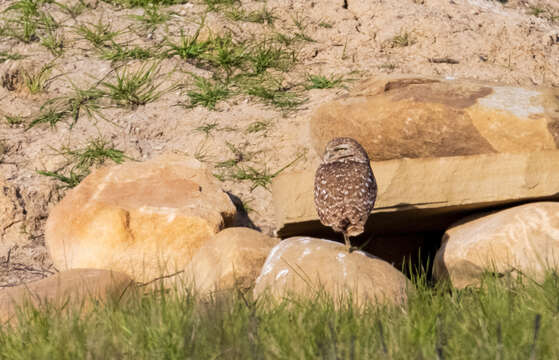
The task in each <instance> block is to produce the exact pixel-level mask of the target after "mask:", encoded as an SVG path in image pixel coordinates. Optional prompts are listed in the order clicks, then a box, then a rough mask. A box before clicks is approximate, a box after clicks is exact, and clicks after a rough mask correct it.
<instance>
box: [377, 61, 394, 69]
mask: <svg viewBox="0 0 559 360" xmlns="http://www.w3.org/2000/svg"><path fill="white" fill-rule="evenodd" d="M379 69H386V70H394V69H396V65H395V64H392V63H384V64H381V65H379Z"/></svg>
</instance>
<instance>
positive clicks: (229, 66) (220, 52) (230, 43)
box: [204, 34, 249, 79]
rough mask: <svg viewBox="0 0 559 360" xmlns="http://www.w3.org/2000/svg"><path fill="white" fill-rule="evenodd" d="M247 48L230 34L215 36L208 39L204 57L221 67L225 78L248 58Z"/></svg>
mask: <svg viewBox="0 0 559 360" xmlns="http://www.w3.org/2000/svg"><path fill="white" fill-rule="evenodd" d="M248 56H249V54H248V50H247V48H246V46H245V45H244V43H243V42H240V41H236V40H233V37H232V36H231V34H226V35H224V36H217V37H214V38H212V39H211V40H210V42H209V46H208V52H207V53H206V54H205V56H204V58H205V59H206V60H208V61H209V62H210V63H211V64H212V65H213V66H215V67H217V68H219V69H221V70H222V71H223V72H224V73H225V75H226V77H227V79H229V78H230V77H231V75H233V72H234V71H235V70H236V69H240V68H242V67H243V65H244V64H245V62H246V60H247V58H248Z"/></svg>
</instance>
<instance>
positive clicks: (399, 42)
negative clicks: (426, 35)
mask: <svg viewBox="0 0 559 360" xmlns="http://www.w3.org/2000/svg"><path fill="white" fill-rule="evenodd" d="M390 43H391V44H392V46H393V47H406V46H409V45H413V43H414V42H413V40H412V39H411V35H410V34H409V33H408V32H405V33H402V34H399V35H396V36H394V37H393V38H392V40H390Z"/></svg>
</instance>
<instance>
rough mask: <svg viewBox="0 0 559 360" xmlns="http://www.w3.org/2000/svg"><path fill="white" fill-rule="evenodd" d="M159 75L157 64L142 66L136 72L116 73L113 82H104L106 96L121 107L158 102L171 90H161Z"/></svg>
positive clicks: (123, 71) (126, 70)
mask: <svg viewBox="0 0 559 360" xmlns="http://www.w3.org/2000/svg"><path fill="white" fill-rule="evenodd" d="M158 75H159V68H158V67H157V64H153V65H151V66H146V65H144V66H142V67H141V68H139V69H138V70H136V71H130V70H128V69H124V70H121V71H118V70H117V71H116V74H115V78H114V80H113V81H111V82H109V81H104V82H102V83H101V86H103V87H104V88H105V93H106V96H107V97H109V98H110V99H112V100H113V102H114V103H115V104H117V105H119V106H131V107H137V106H140V105H145V104H147V103H149V102H152V101H155V100H157V99H158V98H159V97H160V96H161V95H163V94H164V93H165V92H167V91H169V90H170V88H167V89H164V90H160V89H159V88H160V86H161V83H156V78H157V76H158Z"/></svg>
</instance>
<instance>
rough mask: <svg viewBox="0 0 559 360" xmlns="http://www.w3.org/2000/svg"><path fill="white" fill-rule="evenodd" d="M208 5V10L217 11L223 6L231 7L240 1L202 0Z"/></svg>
mask: <svg viewBox="0 0 559 360" xmlns="http://www.w3.org/2000/svg"><path fill="white" fill-rule="evenodd" d="M203 2H204V4H206V6H207V7H208V11H217V10H220V9H221V8H223V7H231V6H233V5H235V4H238V3H240V0H203Z"/></svg>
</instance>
